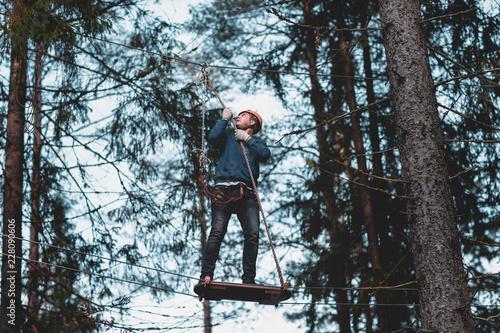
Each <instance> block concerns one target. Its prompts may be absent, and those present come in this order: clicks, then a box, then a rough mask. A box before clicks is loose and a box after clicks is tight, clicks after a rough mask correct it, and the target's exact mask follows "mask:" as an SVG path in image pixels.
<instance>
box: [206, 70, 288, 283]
mask: <svg viewBox="0 0 500 333" xmlns="http://www.w3.org/2000/svg"><path fill="white" fill-rule="evenodd" d="M206 80H207V83H208V84H209V85H210V88H212V90H213V92H214V94H215V96H216V97H217V99H218V100H219V102H220V104H221V105H222V108H223V109H225V108H226V106H225V105H224V102H222V99H221V98H220V96H219V94H218V93H217V90H216V89H215V87H214V85H213V84H212V81H211V80H210V78H209V77H208V75H207V76H206ZM231 121H232V124H233V126H234V128H235V129H236V122H235V121H234V119H231ZM240 146H241V149H242V150H243V155H244V156H245V161H246V164H247V167H248V172H249V173H250V179H251V180H252V186H253V189H254V191H255V197H256V198H257V203H258V204H259V210H260V213H261V215H262V220H263V221H264V226H265V227H266V232H267V237H268V238H269V244H270V245H271V251H272V253H273V257H274V262H275V263H276V270H277V272H278V277H279V279H280V283H281V287H282V289H283V290H284V289H287V288H288V287H289V284H288V282H285V280H284V279H283V273H282V272H281V268H280V265H279V262H278V257H277V255H276V251H275V250H274V245H273V240H272V238H271V233H270V231H269V227H268V225H267V220H266V216H265V214H264V209H263V208H262V203H261V202H260V197H259V192H258V191H257V185H256V183H255V179H254V177H253V173H252V169H251V167H250V161H249V160H248V156H247V153H246V149H245V145H244V144H243V142H240Z"/></svg>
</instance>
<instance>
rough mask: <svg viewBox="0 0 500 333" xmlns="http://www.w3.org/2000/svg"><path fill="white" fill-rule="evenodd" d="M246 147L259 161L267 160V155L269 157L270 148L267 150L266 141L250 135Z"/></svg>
mask: <svg viewBox="0 0 500 333" xmlns="http://www.w3.org/2000/svg"><path fill="white" fill-rule="evenodd" d="M247 147H248V149H250V151H251V152H252V154H253V155H254V156H255V159H256V160H257V161H259V162H267V160H268V159H269V157H271V150H269V148H268V147H267V145H266V143H265V142H264V141H262V140H258V139H254V138H252V137H251V138H250V139H249V140H248V142H247Z"/></svg>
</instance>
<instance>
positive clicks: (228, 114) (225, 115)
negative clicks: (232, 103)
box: [222, 108, 233, 120]
mask: <svg viewBox="0 0 500 333" xmlns="http://www.w3.org/2000/svg"><path fill="white" fill-rule="evenodd" d="M222 118H223V119H226V120H230V119H231V118H233V111H231V109H230V108H225V109H224V111H222Z"/></svg>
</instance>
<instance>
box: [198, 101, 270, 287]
mask: <svg viewBox="0 0 500 333" xmlns="http://www.w3.org/2000/svg"><path fill="white" fill-rule="evenodd" d="M232 117H233V112H232V111H231V110H230V109H228V108H226V109H224V111H223V112H222V119H221V120H220V121H219V122H218V123H217V124H216V125H215V126H214V128H213V129H212V130H211V131H210V134H209V135H208V140H209V142H210V143H212V144H213V145H214V146H215V147H216V148H217V149H218V151H219V155H220V158H219V164H218V165H217V168H216V169H215V176H214V181H215V188H216V192H217V193H222V196H223V198H221V200H212V225H211V230H210V235H209V237H208V240H207V244H206V246H205V251H204V253H203V261H202V267H201V277H200V281H206V280H209V281H211V280H212V279H213V274H214V270H215V262H216V261H217V258H218V256H219V250H220V246H221V243H222V240H223V239H224V236H225V234H226V231H227V226H228V222H229V219H230V218H231V215H232V214H236V216H237V217H238V220H239V221H240V224H241V227H242V229H243V237H244V245H243V276H242V277H241V279H242V281H243V283H245V284H255V281H254V279H255V274H256V268H255V262H256V260H257V251H258V248H259V224H260V219H259V205H258V203H257V201H256V197H255V193H254V190H253V185H252V180H251V178H250V173H249V171H248V166H247V163H246V160H245V156H244V154H243V149H242V148H241V142H242V143H243V144H244V147H245V151H246V156H247V158H248V161H249V164H250V168H251V170H252V174H253V178H254V180H255V182H257V179H258V178H259V163H261V162H266V161H267V160H268V159H269V157H270V156H271V151H270V150H269V148H268V147H267V145H266V143H265V142H264V141H261V140H258V139H256V138H254V137H253V135H254V134H257V133H258V132H259V131H260V130H261V128H262V118H261V117H260V115H259V114H258V113H257V112H255V111H251V110H245V111H242V112H240V113H239V114H238V116H237V117H236V129H235V133H234V134H230V133H228V132H226V127H227V125H228V123H229V121H230V120H231V118H232ZM228 197H229V198H232V199H231V200H226V199H227V198H228Z"/></svg>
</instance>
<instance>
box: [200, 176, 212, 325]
mask: <svg viewBox="0 0 500 333" xmlns="http://www.w3.org/2000/svg"><path fill="white" fill-rule="evenodd" d="M198 193H199V199H200V223H201V253H202V254H203V251H204V249H205V246H206V245H207V219H206V216H207V209H206V207H205V193H204V191H203V187H202V185H201V184H199V183H198ZM211 313H212V307H211V305H210V301H209V300H206V299H205V300H203V326H204V327H205V331H204V332H205V333H212V316H211Z"/></svg>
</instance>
